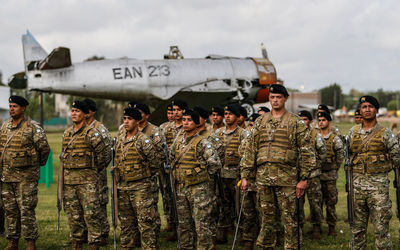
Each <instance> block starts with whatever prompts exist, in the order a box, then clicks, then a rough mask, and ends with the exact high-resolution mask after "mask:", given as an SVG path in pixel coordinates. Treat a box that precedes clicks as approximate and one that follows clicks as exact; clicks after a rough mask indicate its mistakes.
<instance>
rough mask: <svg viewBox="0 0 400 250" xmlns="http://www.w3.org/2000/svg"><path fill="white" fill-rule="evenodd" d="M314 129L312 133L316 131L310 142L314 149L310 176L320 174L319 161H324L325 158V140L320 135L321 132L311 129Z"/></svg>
mask: <svg viewBox="0 0 400 250" xmlns="http://www.w3.org/2000/svg"><path fill="white" fill-rule="evenodd" d="M312 130H315V131H312V133H316V135H315V137H314V141H313V142H311V143H313V145H314V150H315V160H316V164H315V169H313V170H312V171H311V174H310V176H309V177H310V178H313V177H317V176H320V175H321V163H322V162H323V161H325V158H326V145H325V140H324V138H323V137H322V135H321V133H320V132H319V131H318V130H317V129H316V128H314V129H312Z"/></svg>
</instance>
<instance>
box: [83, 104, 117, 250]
mask: <svg viewBox="0 0 400 250" xmlns="http://www.w3.org/2000/svg"><path fill="white" fill-rule="evenodd" d="M83 101H84V102H85V103H86V104H87V105H88V107H89V113H88V114H87V115H86V124H87V125H88V126H89V127H92V128H95V129H97V130H98V131H99V132H100V134H101V136H102V137H103V140H104V143H105V145H106V149H105V152H107V153H108V154H110V155H109V156H107V158H108V159H110V160H111V135H110V132H108V129H107V128H106V126H104V124H103V123H101V122H99V121H97V120H96V119H95V118H94V116H95V114H96V112H97V105H96V102H95V101H93V100H92V99H88V98H87V99H85V100H83ZM109 163H110V161H107V162H105V165H104V166H103V168H101V169H99V184H98V185H99V193H100V205H101V208H102V210H101V228H102V230H101V233H102V238H101V241H100V245H101V246H105V245H106V244H107V239H108V234H109V233H110V224H109V223H108V219H107V204H108V186H107V166H108V164H109ZM86 231H87V228H86Z"/></svg>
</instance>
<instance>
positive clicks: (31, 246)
mask: <svg viewBox="0 0 400 250" xmlns="http://www.w3.org/2000/svg"><path fill="white" fill-rule="evenodd" d="M26 250H36V240H27V241H26Z"/></svg>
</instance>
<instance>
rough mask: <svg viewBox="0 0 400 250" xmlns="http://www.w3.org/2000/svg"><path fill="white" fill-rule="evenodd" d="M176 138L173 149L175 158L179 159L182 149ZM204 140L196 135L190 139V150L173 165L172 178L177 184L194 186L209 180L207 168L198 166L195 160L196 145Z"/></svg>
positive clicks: (179, 141)
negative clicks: (173, 177)
mask: <svg viewBox="0 0 400 250" xmlns="http://www.w3.org/2000/svg"><path fill="white" fill-rule="evenodd" d="M179 139H181V138H178V140H177V142H176V147H175V157H179V155H181V152H183V150H185V149H183V148H182V142H181V141H182V140H179ZM202 139H204V137H203V136H200V135H197V136H195V137H194V138H192V139H191V140H192V141H191V142H189V143H190V148H189V149H188V150H187V151H186V152H185V154H184V155H183V156H182V157H181V158H180V159H178V161H177V162H175V164H174V176H175V179H176V181H177V182H178V183H179V184H182V185H184V186H186V187H187V186H192V185H195V184H199V183H203V182H205V181H208V180H209V179H210V177H209V175H208V171H207V167H206V166H204V165H202V164H200V163H199V161H198V160H197V152H196V148H197V144H199V142H200V141H201V140H202Z"/></svg>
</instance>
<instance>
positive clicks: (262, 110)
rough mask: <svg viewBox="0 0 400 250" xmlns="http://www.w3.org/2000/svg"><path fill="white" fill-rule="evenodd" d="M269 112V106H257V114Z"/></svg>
mask: <svg viewBox="0 0 400 250" xmlns="http://www.w3.org/2000/svg"><path fill="white" fill-rule="evenodd" d="M268 112H271V110H269V108H267V107H264V106H261V107H259V108H258V114H259V115H263V114H265V113H268Z"/></svg>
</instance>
